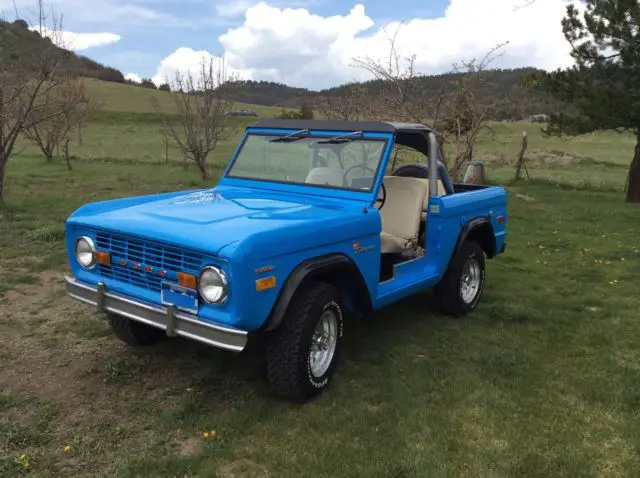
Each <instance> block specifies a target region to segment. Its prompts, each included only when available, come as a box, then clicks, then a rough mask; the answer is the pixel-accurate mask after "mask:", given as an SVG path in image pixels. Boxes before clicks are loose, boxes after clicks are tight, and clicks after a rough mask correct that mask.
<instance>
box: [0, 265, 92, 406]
mask: <svg viewBox="0 0 640 478" xmlns="http://www.w3.org/2000/svg"><path fill="white" fill-rule="evenodd" d="M63 290H64V279H63V277H62V273H61V272H59V271H49V272H44V273H42V274H41V280H40V283H39V284H32V285H21V286H17V287H15V288H14V289H12V290H10V291H8V293H7V294H6V300H5V301H4V302H3V304H2V305H0V317H1V318H5V319H6V320H7V326H3V327H1V328H0V340H1V341H2V344H3V361H5V362H6V364H7V366H4V367H2V370H1V371H0V386H1V387H2V388H7V389H14V390H16V391H19V392H26V393H29V394H31V395H34V396H36V397H38V398H39V399H42V400H45V401H49V400H52V401H55V402H56V403H58V404H60V405H62V406H63V407H64V408H66V409H68V410H66V412H67V413H64V414H63V415H65V416H67V417H72V416H73V415H74V413H73V411H76V410H84V411H85V412H86V409H87V408H89V407H88V406H87V405H86V399H87V397H88V396H91V397H99V396H100V395H101V393H100V391H101V388H103V387H102V383H101V381H100V380H97V379H96V378H93V377H87V376H86V370H87V365H88V364H89V363H90V362H91V360H92V359H93V358H94V357H95V356H96V353H99V352H100V345H101V344H100V341H93V342H92V343H90V344H88V343H86V341H79V340H74V338H73V336H72V335H70V334H69V333H68V332H67V333H66V334H65V332H64V331H63V328H62V327H61V324H62V323H64V322H65V321H68V320H69V317H71V316H74V315H75V316H78V315H81V314H87V310H86V307H83V306H82V304H79V303H75V302H73V301H71V300H70V299H68V298H66V297H60V293H61V291H63ZM88 320H95V319H91V318H89V317H88ZM99 402H100V400H97V402H96V401H93V399H92V401H91V406H90V408H91V409H94V408H95V409H99V405H100V403H99Z"/></svg>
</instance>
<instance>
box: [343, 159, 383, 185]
mask: <svg viewBox="0 0 640 478" xmlns="http://www.w3.org/2000/svg"><path fill="white" fill-rule="evenodd" d="M357 168H360V169H362V172H363V173H364V172H365V171H371V175H372V176H375V175H376V172H375V171H374V170H373V169H371V168H370V167H369V166H367V165H366V164H356V165H355V166H351V167H350V168H347V170H346V171H345V172H344V175H343V176H342V182H343V184H345V185H346V184H348V183H347V175H348V174H349V173H350V172H351V170H352V169H357Z"/></svg>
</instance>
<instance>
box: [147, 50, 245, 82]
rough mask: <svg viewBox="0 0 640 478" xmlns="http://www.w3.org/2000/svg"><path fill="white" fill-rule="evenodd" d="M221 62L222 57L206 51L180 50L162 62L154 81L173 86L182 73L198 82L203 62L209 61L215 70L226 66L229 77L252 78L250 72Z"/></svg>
mask: <svg viewBox="0 0 640 478" xmlns="http://www.w3.org/2000/svg"><path fill="white" fill-rule="evenodd" d="M221 60H222V58H221V57H217V56H215V55H212V54H211V53H209V52H208V51H206V50H198V51H196V50H193V49H192V48H186V47H182V48H178V49H177V50H176V51H174V52H173V53H171V54H170V55H169V56H168V57H166V58H165V59H164V60H162V62H160V65H159V66H158V70H157V71H156V74H155V76H154V77H153V78H152V80H153V82H154V83H155V84H156V85H161V84H163V83H169V84H172V83H173V82H174V80H175V77H176V73H180V74H181V75H186V74H188V73H191V74H192V75H194V77H195V79H196V80H197V79H198V74H199V72H200V70H201V68H202V64H203V62H206V63H208V62H209V61H213V64H214V68H220V67H222V66H224V68H225V69H226V75H227V76H230V75H234V76H238V77H242V78H250V77H251V72H250V71H240V70H238V69H236V68H232V67H230V66H228V65H227V64H225V63H224V62H222V61H221Z"/></svg>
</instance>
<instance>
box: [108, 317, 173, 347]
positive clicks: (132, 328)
mask: <svg viewBox="0 0 640 478" xmlns="http://www.w3.org/2000/svg"><path fill="white" fill-rule="evenodd" d="M107 319H108V320H109V325H110V326H111V330H113V333H114V334H115V335H116V337H118V338H119V339H120V340H122V341H123V342H124V343H126V344H128V345H132V346H134V347H144V346H147V345H152V344H155V343H156V342H159V341H160V340H162V339H164V338H165V337H166V335H165V333H164V330H162V329H158V328H156V327H151V326H150V325H146V324H143V323H141V322H137V321H135V320H130V319H127V318H126V317H122V316H119V315H115V314H107Z"/></svg>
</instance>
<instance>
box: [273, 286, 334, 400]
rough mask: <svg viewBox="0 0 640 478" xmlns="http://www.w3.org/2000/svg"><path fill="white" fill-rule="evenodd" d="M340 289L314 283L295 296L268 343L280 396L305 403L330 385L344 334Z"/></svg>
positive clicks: (276, 388)
mask: <svg viewBox="0 0 640 478" xmlns="http://www.w3.org/2000/svg"><path fill="white" fill-rule="evenodd" d="M339 299H340V295H339V293H338V290H337V289H336V288H335V287H334V286H332V285H330V284H326V283H323V282H313V283H311V284H309V285H307V286H306V287H304V288H303V289H302V290H300V291H298V293H297V294H296V296H295V297H294V299H293V301H292V303H291V305H290V306H289V309H288V310H287V314H286V316H285V318H284V322H283V323H282V325H281V326H280V327H279V328H278V329H277V330H275V331H274V332H272V333H271V334H270V336H269V337H268V340H267V344H266V366H267V367H266V368H267V378H268V380H269V383H270V384H271V387H272V389H273V390H274V391H275V393H276V394H277V395H279V396H280V397H283V398H286V399H288V400H290V401H292V402H296V403H303V402H306V401H308V400H309V399H311V398H313V397H314V396H315V395H317V394H319V393H320V392H321V391H323V390H324V389H326V388H327V387H328V386H329V382H330V381H331V377H332V376H333V372H334V370H335V368H336V363H337V359H338V355H339V352H340V348H341V345H342V335H343V327H344V322H343V313H342V306H341V305H340V300H339Z"/></svg>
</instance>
